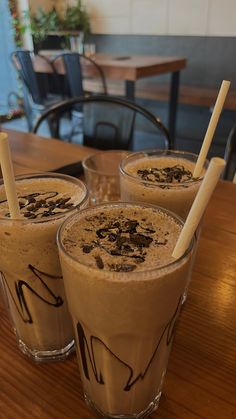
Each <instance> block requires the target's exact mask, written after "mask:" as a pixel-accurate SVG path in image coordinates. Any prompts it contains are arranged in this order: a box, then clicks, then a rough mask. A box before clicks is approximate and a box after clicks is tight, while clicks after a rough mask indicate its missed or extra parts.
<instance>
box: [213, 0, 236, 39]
mask: <svg viewBox="0 0 236 419" xmlns="http://www.w3.org/2000/svg"><path fill="white" fill-rule="evenodd" d="M209 1H210V5H209V17H208V30H207V35H211V36H236V0H224V1H223V0H209Z"/></svg>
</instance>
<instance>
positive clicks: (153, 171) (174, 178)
mask: <svg viewBox="0 0 236 419" xmlns="http://www.w3.org/2000/svg"><path fill="white" fill-rule="evenodd" d="M137 175H138V176H139V177H140V178H141V179H143V180H146V181H148V182H156V183H181V182H192V181H194V180H196V178H194V177H193V175H192V173H191V172H190V170H187V169H185V168H184V166H182V165H178V164H177V165H175V166H173V167H164V168H161V169H159V168H157V167H150V168H148V169H139V170H138V171H137ZM160 187H162V188H166V187H167V186H164V185H162V186H160Z"/></svg>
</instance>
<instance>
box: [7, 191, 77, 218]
mask: <svg viewBox="0 0 236 419" xmlns="http://www.w3.org/2000/svg"><path fill="white" fill-rule="evenodd" d="M58 195H59V193H58V192H54V191H49V192H34V193H31V194H28V195H22V196H19V197H18V199H19V206H20V209H21V210H22V215H23V216H24V217H25V218H28V219H35V218H38V217H40V218H42V217H50V216H51V215H57V214H60V213H63V212H64V211H60V210H68V209H70V208H73V207H74V206H75V205H74V204H73V203H72V202H69V201H70V200H71V197H68V198H58V199H56V200H54V199H53V198H55V197H56V196H58ZM6 202H7V200H6V199H5V200H3V201H0V205H1V204H3V203H6ZM24 210H26V211H24ZM55 210H56V211H55ZM5 216H6V217H10V213H9V212H8V213H6V214H5Z"/></svg>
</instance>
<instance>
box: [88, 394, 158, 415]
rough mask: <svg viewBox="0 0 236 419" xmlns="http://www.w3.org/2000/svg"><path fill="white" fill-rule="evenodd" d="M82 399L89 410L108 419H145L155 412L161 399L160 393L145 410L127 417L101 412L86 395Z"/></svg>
mask: <svg viewBox="0 0 236 419" xmlns="http://www.w3.org/2000/svg"><path fill="white" fill-rule="evenodd" d="M84 398H85V402H86V403H87V405H88V406H89V407H90V408H92V409H93V410H94V411H95V412H96V413H97V414H99V415H100V416H102V417H103V418H110V419H142V418H145V417H146V416H148V415H150V414H151V413H152V412H154V411H155V410H157V408H158V405H159V401H160V398H161V391H160V393H159V394H158V395H157V396H156V397H155V399H154V400H153V401H152V402H151V403H149V405H148V406H147V407H146V409H144V410H142V412H140V413H134V414H127V415H125V414H121V415H120V414H118V415H115V414H110V413H106V412H102V411H101V410H100V409H99V408H98V407H97V406H96V404H95V403H94V402H93V401H92V400H91V399H90V398H89V396H88V395H87V394H86V393H84Z"/></svg>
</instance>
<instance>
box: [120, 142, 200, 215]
mask: <svg viewBox="0 0 236 419" xmlns="http://www.w3.org/2000/svg"><path fill="white" fill-rule="evenodd" d="M197 157H198V156H197V155H195V154H191V153H185V152H180V151H170V150H169V151H160V150H153V151H147V152H138V153H133V154H132V155H129V156H128V157H126V158H125V159H124V160H123V161H122V163H121V168H120V182H121V198H122V200H123V201H139V202H147V203H150V204H156V205H159V206H161V207H164V208H167V209H169V210H170V211H173V212H174V213H176V214H178V215H179V216H180V217H182V218H183V219H186V217H187V215H188V213H189V210H190V208H191V206H192V203H193V201H194V198H195V196H196V194H197V191H198V189H199V187H200V184H201V182H202V179H203V176H204V173H205V170H206V167H207V163H206V164H205V166H204V169H203V172H202V174H201V176H200V177H199V178H194V177H193V171H194V167H195V164H196V161H197Z"/></svg>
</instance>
